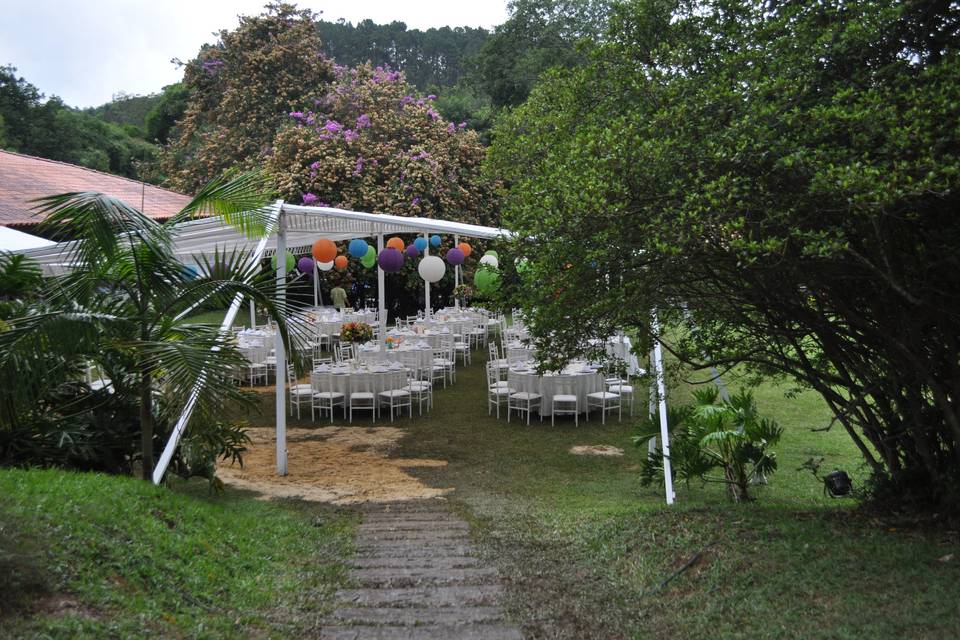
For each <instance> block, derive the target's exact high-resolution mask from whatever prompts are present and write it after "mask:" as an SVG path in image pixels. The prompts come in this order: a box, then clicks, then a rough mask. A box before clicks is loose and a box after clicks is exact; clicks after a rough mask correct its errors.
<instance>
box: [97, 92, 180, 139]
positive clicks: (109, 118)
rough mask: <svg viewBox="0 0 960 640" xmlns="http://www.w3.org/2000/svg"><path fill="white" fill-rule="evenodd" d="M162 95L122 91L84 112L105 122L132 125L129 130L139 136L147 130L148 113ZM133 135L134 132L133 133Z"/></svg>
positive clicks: (124, 125)
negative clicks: (132, 93) (134, 93)
mask: <svg viewBox="0 0 960 640" xmlns="http://www.w3.org/2000/svg"><path fill="white" fill-rule="evenodd" d="M161 97H162V96H161V95H158V94H155V93H151V94H150V95H146V96H138V95H130V94H128V93H124V92H122V91H121V92H120V93H118V94H116V95H114V96H113V99H112V100H111V101H110V102H107V103H106V104H102V105H100V106H99V107H90V108H89V109H84V110H83V111H84V113H88V114H90V115H92V116H96V117H98V118H100V119H101V120H103V121H104V122H109V123H111V124H116V125H120V126H121V127H125V128H126V127H132V128H130V129H127V131H129V132H136V133H137V134H138V135H139V137H141V138H142V137H143V136H144V132H145V131H146V121H147V114H148V113H150V112H151V111H152V110H153V109H155V108H156V105H157V103H158V102H159V101H160V100H161ZM131 135H133V133H131Z"/></svg>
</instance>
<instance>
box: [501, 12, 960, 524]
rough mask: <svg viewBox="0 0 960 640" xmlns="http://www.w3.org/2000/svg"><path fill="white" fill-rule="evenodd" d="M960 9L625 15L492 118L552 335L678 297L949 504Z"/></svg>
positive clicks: (568, 334)
mask: <svg viewBox="0 0 960 640" xmlns="http://www.w3.org/2000/svg"><path fill="white" fill-rule="evenodd" d="M957 24H958V17H957V14H956V11H955V9H954V8H952V5H947V4H933V5H931V4H929V3H921V2H894V1H892V0H873V1H871V2H861V3H855V4H850V3H845V2H839V1H837V2H823V3H806V2H799V1H796V2H780V3H776V4H775V5H770V3H764V2H759V1H756V2H753V1H747V0H738V1H736V2H715V3H714V2H707V3H687V2H672V1H665V0H663V1H662V0H649V1H646V2H637V3H633V4H629V5H624V6H623V7H621V8H619V9H618V10H617V11H616V13H615V18H614V20H613V24H612V26H611V28H610V30H609V32H608V35H607V36H606V41H605V42H604V43H603V44H602V45H600V46H599V48H598V49H597V50H596V51H595V52H594V54H593V59H592V60H593V61H592V62H591V64H590V65H589V66H587V67H584V68H577V69H572V70H569V71H554V72H552V73H551V74H550V75H549V76H548V78H547V80H546V82H544V83H543V84H541V85H540V86H538V87H537V88H536V89H535V90H534V92H533V94H532V96H531V99H530V100H529V101H528V102H527V103H526V104H524V105H523V106H521V107H519V108H517V109H516V110H514V111H513V112H512V113H511V114H510V115H509V116H508V117H506V118H504V120H503V122H502V123H501V125H500V126H499V128H498V129H497V130H496V132H495V135H494V146H493V149H492V152H491V157H492V159H493V166H494V167H496V168H497V169H498V170H499V172H500V173H499V175H500V176H502V177H503V178H504V179H505V180H506V181H507V182H508V183H509V184H510V185H511V190H510V193H509V195H508V198H507V201H506V207H505V212H504V218H505V224H506V226H509V227H510V228H512V229H513V230H514V231H517V232H518V238H519V239H518V241H517V242H516V244H515V246H514V247H513V249H514V251H515V254H516V255H519V256H525V257H527V258H528V259H529V264H530V267H529V269H530V277H529V280H526V279H523V280H521V279H516V280H511V279H510V278H506V279H505V280H506V282H507V284H508V289H509V291H508V292H507V293H510V291H512V292H513V293H512V296H513V297H512V298H511V296H509V295H508V296H507V297H508V298H510V301H512V302H513V303H514V304H516V305H518V306H523V307H524V308H525V310H526V311H529V315H530V317H531V319H532V324H533V325H534V326H535V327H537V328H535V329H534V331H535V333H536V334H537V335H538V336H539V341H538V342H537V346H538V347H541V348H542V350H543V352H544V353H546V354H548V355H549V354H555V355H556V356H558V357H559V356H560V354H562V353H563V352H567V354H569V353H570V352H571V350H575V349H576V348H577V346H578V345H580V344H582V343H583V341H584V339H585V338H587V337H595V336H597V334H603V333H607V332H609V331H610V330H611V329H612V328H614V327H617V326H628V327H635V328H636V329H637V330H638V331H641V332H647V333H653V332H651V331H650V325H649V321H648V317H647V314H648V313H649V310H650V309H651V308H657V309H659V310H660V313H661V318H662V320H663V322H664V324H665V325H669V324H671V323H679V322H681V321H682V320H683V318H684V315H683V309H682V307H681V306H680V303H685V304H687V305H688V306H689V310H690V312H691V314H692V316H693V319H694V321H695V323H696V326H697V327H698V330H697V331H695V332H690V333H688V334H685V335H683V336H682V337H681V339H680V340H679V342H677V343H676V344H672V345H670V346H671V348H673V349H674V350H675V352H676V353H677V355H678V356H680V357H681V358H682V359H684V360H685V361H688V362H693V363H700V364H705V363H704V362H703V360H704V357H703V354H708V358H709V359H710V360H712V361H713V362H714V363H716V364H719V365H725V364H730V363H734V362H743V363H747V364H749V365H750V366H751V367H752V368H753V369H754V371H759V372H768V373H782V374H788V375H790V376H792V377H793V378H794V379H795V380H796V381H797V382H798V383H799V384H801V385H803V386H806V387H809V388H813V389H815V390H816V391H818V392H819V393H821V394H822V395H823V397H824V398H825V399H826V401H827V402H828V403H829V404H830V406H831V407H832V409H833V411H834V412H835V415H836V418H837V423H838V424H839V425H841V426H842V427H843V428H844V429H845V430H846V431H847V433H848V434H849V435H850V437H851V438H852V439H853V441H854V442H855V444H857V446H858V448H859V449H860V451H861V453H862V454H863V456H864V458H865V459H866V460H867V462H868V464H870V465H871V468H872V469H873V470H874V472H875V473H876V474H878V476H880V477H882V478H885V479H886V480H887V481H889V483H890V485H891V486H892V487H894V489H895V490H894V491H893V492H892V494H895V495H899V496H901V498H902V499H903V500H904V501H905V502H908V503H912V504H914V505H918V504H924V503H925V504H936V505H952V506H950V508H955V507H956V505H957V504H960V498H958V496H960V475H958V470H960V465H958V460H960V415H958V412H957V407H956V403H955V402H954V401H953V397H954V395H955V393H954V391H951V390H955V389H957V388H960V374H958V371H960V368H958V367H957V359H956V353H957V352H958V349H957V348H955V347H956V342H957V336H960V326H958V323H957V318H958V317H960V314H958V313H957V311H956V310H957V308H958V305H960V297H958V293H957V292H958V291H960V284H958V280H957V278H958V274H960V258H958V257H957V252H956V250H955V247H956V246H958V245H960V225H958V223H957V217H956V216H955V215H953V212H954V211H955V210H956V208H957V205H958V202H960V201H958V198H960V189H958V187H960V184H958V183H960V147H958V146H957V144H956V140H957V138H956V135H955V131H956V126H957V113H958V111H957V109H956V105H957V104H960V64H958V62H960V60H958V55H960V52H958V50H960V47H958V44H960V40H958V33H960V31H958V29H957ZM557 229H563V233H562V234H558V233H557V231H556V230H557ZM528 239H535V240H528ZM558 264H569V265H570V268H568V269H557V265H558ZM525 282H529V283H534V284H533V285H530V284H525ZM599 289H602V290H603V291H604V294H603V295H602V296H600V295H598V296H595V297H589V298H587V299H584V298H583V297H582V296H581V295H580V294H581V292H582V291H584V290H591V291H592V290H599ZM658 337H659V336H658ZM887 495H891V494H890V493H888V494H887Z"/></svg>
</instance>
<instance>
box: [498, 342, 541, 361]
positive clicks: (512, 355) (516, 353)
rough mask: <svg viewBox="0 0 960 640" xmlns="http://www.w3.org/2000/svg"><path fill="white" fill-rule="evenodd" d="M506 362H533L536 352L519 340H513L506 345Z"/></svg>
mask: <svg viewBox="0 0 960 640" xmlns="http://www.w3.org/2000/svg"><path fill="white" fill-rule="evenodd" d="M506 350H507V360H509V361H511V362H513V361H517V360H519V361H521V362H525V361H527V360H533V359H534V357H535V356H536V354H537V350H536V349H534V348H533V347H531V346H529V345H526V344H524V343H522V342H520V341H519V340H513V341H511V342H508V343H507V349H506Z"/></svg>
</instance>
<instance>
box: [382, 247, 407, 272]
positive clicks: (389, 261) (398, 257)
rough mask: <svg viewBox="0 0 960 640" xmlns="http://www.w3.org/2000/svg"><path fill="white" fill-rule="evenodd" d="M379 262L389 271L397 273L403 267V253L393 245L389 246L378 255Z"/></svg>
mask: <svg viewBox="0 0 960 640" xmlns="http://www.w3.org/2000/svg"><path fill="white" fill-rule="evenodd" d="M377 264H379V265H380V268H381V269H383V270H384V271H386V272H387V273H396V272H397V271H400V269H402V268H403V254H402V253H400V252H399V251H397V250H396V249H394V248H393V247H387V248H386V249H384V250H383V251H381V252H380V255H378V256H377Z"/></svg>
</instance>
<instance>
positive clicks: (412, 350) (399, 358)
mask: <svg viewBox="0 0 960 640" xmlns="http://www.w3.org/2000/svg"><path fill="white" fill-rule="evenodd" d="M358 355H359V357H360V360H361V361H363V362H398V363H400V364H403V365H408V364H410V363H414V364H416V366H417V367H418V368H421V369H428V368H430V366H431V365H432V364H433V347H431V346H430V345H429V344H428V343H426V342H417V343H413V344H410V343H407V342H404V343H403V344H401V345H400V346H399V347H397V348H396V349H386V350H385V351H381V350H380V346H379V345H377V344H369V343H368V344H365V345H362V346H361V347H360V349H359V350H358Z"/></svg>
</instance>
